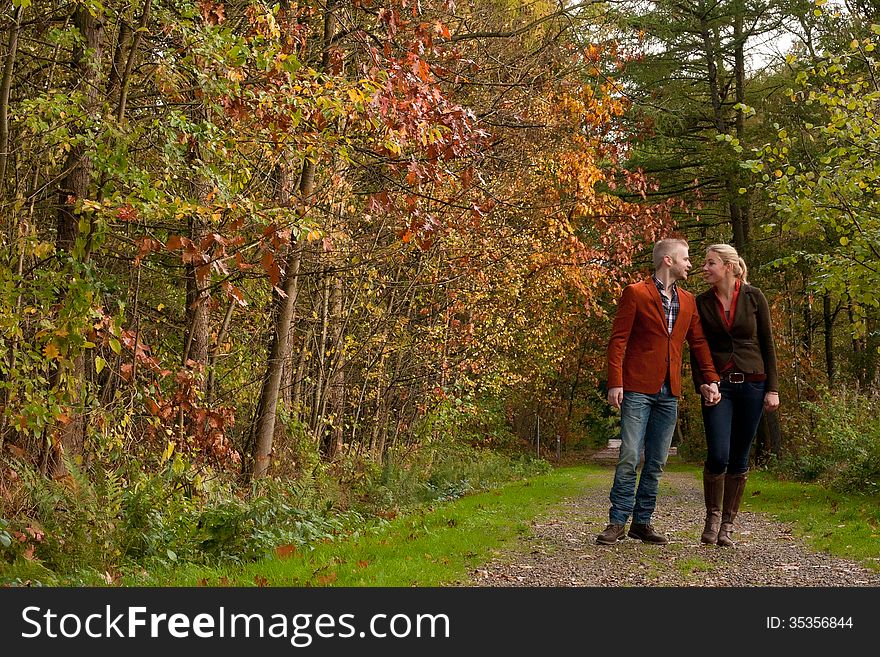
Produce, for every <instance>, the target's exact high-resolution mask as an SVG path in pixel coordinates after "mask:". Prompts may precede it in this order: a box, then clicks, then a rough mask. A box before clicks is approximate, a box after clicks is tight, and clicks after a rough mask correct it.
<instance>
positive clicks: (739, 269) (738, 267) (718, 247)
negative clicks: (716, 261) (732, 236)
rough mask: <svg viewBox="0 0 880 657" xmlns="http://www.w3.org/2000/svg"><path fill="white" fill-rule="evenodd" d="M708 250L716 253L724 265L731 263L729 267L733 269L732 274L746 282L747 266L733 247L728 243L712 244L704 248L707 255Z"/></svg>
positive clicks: (747, 280)
mask: <svg viewBox="0 0 880 657" xmlns="http://www.w3.org/2000/svg"><path fill="white" fill-rule="evenodd" d="M709 251H714V252H715V253H717V254H718V257H719V258H721V262H723V263H724V264H725V265H726V264H728V263H730V264H731V265H733V267H732V268H731V269H732V270H733V275H734V276H735V277H736V278H738V279H740V280H741V281H742V282H743V283H746V284H748V282H749V279H748V274H749V268H748V267H746V261H745V260H743V259H742V258H740V257H739V253H737V252H736V249H735V248H733V247H732V246H730V244H713V245H712V246H709V247H707V248H706V254H707V255H708V253H709Z"/></svg>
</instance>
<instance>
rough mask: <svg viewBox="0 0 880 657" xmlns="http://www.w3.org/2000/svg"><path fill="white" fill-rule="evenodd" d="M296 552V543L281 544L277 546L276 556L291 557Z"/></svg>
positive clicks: (281, 557)
mask: <svg viewBox="0 0 880 657" xmlns="http://www.w3.org/2000/svg"><path fill="white" fill-rule="evenodd" d="M295 552H296V546H295V545H279V546H278V547H276V548H275V556H276V557H278V558H279V559H289V558H290V557H292V556H293V554H294V553H295Z"/></svg>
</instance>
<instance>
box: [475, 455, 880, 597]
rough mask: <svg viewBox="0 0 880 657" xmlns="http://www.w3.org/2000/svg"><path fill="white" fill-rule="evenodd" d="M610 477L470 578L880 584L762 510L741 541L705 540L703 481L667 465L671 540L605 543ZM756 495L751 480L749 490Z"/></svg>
mask: <svg viewBox="0 0 880 657" xmlns="http://www.w3.org/2000/svg"><path fill="white" fill-rule="evenodd" d="M588 476H592V477H596V476H600V475H588ZM601 477H602V481H603V482H604V484H603V485H600V486H599V487H598V488H595V487H594V488H592V489H590V490H589V491H588V492H587V493H586V494H584V495H583V496H581V497H577V498H574V499H571V500H568V501H567V502H566V503H565V504H564V505H563V506H562V507H561V508H560V509H559V511H558V512H556V513H555V514H554V517H549V518H547V517H545V518H543V519H540V520H538V521H536V522H534V523H533V524H532V527H531V533H530V534H529V535H528V536H526V537H524V538H523V539H522V540H521V541H520V542H519V545H517V546H515V547H514V549H513V550H511V551H508V552H503V553H498V554H497V555H496V556H495V557H494V558H493V559H492V560H491V561H490V562H489V563H488V564H486V565H483V566H480V567H478V568H476V569H475V570H474V571H473V572H472V573H471V576H470V579H469V581H467V582H464V583H462V585H464V586H490V587H502V586H506V587H513V586H527V587H536V586H554V587H559V586H584V587H596V586H615V587H639V586H655V587H664V586H675V587H680V586H691V587H726V586H736V587H755V586H780V587H782V586H784V587H835V586H874V587H876V586H880V573H878V572H875V571H872V570H870V569H868V568H866V567H864V566H862V565H860V564H858V563H856V562H852V561H847V560H845V559H840V558H837V557H833V556H830V555H828V554H822V553H818V552H815V551H814V550H812V549H810V548H809V547H808V546H807V545H806V544H805V543H804V542H803V541H802V540H800V539H798V538H796V537H795V536H794V535H793V533H792V530H791V526H790V525H788V524H786V523H782V522H779V521H777V520H775V519H774V518H772V517H770V516H767V515H763V514H757V513H750V512H748V511H740V513H739V515H738V516H737V520H736V527H735V531H734V534H733V540H734V541H735V542H736V545H735V546H733V547H729V548H724V547H718V546H715V545H704V544H702V543H700V533H701V532H702V530H703V521H704V518H705V510H704V506H703V489H702V482H700V481H699V480H698V479H697V478H696V477H694V476H693V474H691V473H687V472H666V473H664V475H663V478H662V480H661V484H660V494H659V496H658V504H657V510H656V511H655V513H654V517H653V519H652V524H653V525H654V527H655V528H656V529H657V531H659V532H661V533H664V534H666V536H667V537H668V538H669V544H668V545H665V546H661V545H649V544H646V543H642V542H641V541H638V540H633V539H631V538H626V539H625V540H622V541H618V542H617V543H616V544H615V545H597V544H596V534H598V533H599V532H601V531H602V530H603V529H604V528H605V526H606V524H607V522H608V520H607V518H608V506H609V502H608V492H609V488H610V486H611V481H612V479H613V472H610V471H609V472H608V473H604V474H603V475H601ZM749 493H750V489H749V487H748V486H747V487H746V493H745V494H746V495H747V496H748V495H749Z"/></svg>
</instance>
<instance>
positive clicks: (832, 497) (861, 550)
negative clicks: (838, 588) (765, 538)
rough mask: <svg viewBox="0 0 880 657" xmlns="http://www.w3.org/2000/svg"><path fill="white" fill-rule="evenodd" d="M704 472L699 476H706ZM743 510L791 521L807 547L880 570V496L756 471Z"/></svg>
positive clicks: (744, 500) (696, 469)
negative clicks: (837, 490) (844, 491)
mask: <svg viewBox="0 0 880 657" xmlns="http://www.w3.org/2000/svg"><path fill="white" fill-rule="evenodd" d="M700 472H701V470H700V469H698V468H695V469H694V474H695V476H697V477H701V476H702V475H701V474H700ZM742 508H743V509H744V510H747V511H752V512H756V513H766V514H768V515H771V516H773V517H775V518H777V519H779V520H781V521H784V522H789V523H792V526H793V529H794V533H795V534H796V535H797V536H800V537H803V538H804V539H805V541H806V542H807V544H808V545H810V546H811V547H812V548H813V549H815V550H818V551H820V552H826V553H828V554H832V555H835V556H839V557H844V558H846V559H852V560H855V561H860V562H861V563H863V564H864V565H865V566H867V567H868V568H871V569H872V570H877V571H880V498H878V497H867V496H861V495H851V494H843V493H838V492H835V491H832V490H829V489H827V488H823V487H822V486H820V485H818V484H808V483H801V482H793V481H780V480H778V479H776V478H774V477H773V475H771V474H769V473H767V472H763V471H752V473H751V474H750V476H749V481H748V484H747V486H746V492H745V495H744V497H743V503H742Z"/></svg>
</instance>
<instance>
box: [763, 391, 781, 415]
mask: <svg viewBox="0 0 880 657" xmlns="http://www.w3.org/2000/svg"><path fill="white" fill-rule="evenodd" d="M777 408H779V393H778V392H768V393H767V394H765V395H764V410H765V411H767V412H768V413H770V412H772V411H775V410H776V409H777Z"/></svg>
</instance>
